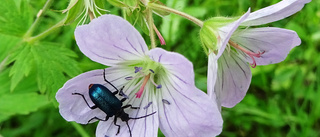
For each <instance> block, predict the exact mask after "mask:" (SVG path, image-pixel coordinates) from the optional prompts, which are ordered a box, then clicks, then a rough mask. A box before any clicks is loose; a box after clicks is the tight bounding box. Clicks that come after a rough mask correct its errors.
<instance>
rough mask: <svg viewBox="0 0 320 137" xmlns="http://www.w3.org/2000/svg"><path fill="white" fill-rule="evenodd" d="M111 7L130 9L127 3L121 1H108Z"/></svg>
mask: <svg viewBox="0 0 320 137" xmlns="http://www.w3.org/2000/svg"><path fill="white" fill-rule="evenodd" d="M107 1H108V2H109V3H110V4H111V5H113V6H115V7H119V8H124V7H128V6H127V5H126V4H125V3H123V2H122V1H120V0H107Z"/></svg>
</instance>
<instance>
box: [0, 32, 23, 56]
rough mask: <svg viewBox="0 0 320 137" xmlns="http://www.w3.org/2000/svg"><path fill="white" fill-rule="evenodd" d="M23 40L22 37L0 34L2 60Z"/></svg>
mask: <svg viewBox="0 0 320 137" xmlns="http://www.w3.org/2000/svg"><path fill="white" fill-rule="evenodd" d="M21 41H22V39H21V38H18V37H15V36H10V35H5V34H0V62H1V61H2V60H4V59H5V58H6V57H7V56H8V54H9V52H10V51H11V50H12V49H13V48H14V47H15V46H17V45H18V44H19V43H20V42H21Z"/></svg>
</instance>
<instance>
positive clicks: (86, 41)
mask: <svg viewBox="0 0 320 137" xmlns="http://www.w3.org/2000/svg"><path fill="white" fill-rule="evenodd" d="M75 38H76V41H77V44H78V46H79V48H80V50H81V51H82V52H83V53H84V54H85V55H86V56H87V57H89V58H90V59H91V60H93V61H96V62H98V63H101V64H104V65H107V66H113V65H116V64H119V63H122V62H124V61H129V62H130V61H131V62H132V61H133V60H140V59H141V58H143V57H144V56H145V55H146V54H147V52H148V47H147V45H146V43H145V41H144V40H143V38H142V36H141V35H140V33H139V32H138V31H137V30H136V29H135V28H134V27H133V26H132V25H131V24H130V23H129V22H127V21H126V20H124V19H122V18H121V17H118V16H115V15H103V16H100V17H98V18H96V19H93V20H92V21H91V22H90V24H88V25H82V26H79V27H77V28H76V30H75Z"/></svg>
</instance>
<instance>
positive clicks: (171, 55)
mask: <svg viewBox="0 0 320 137" xmlns="http://www.w3.org/2000/svg"><path fill="white" fill-rule="evenodd" d="M149 56H150V58H151V59H152V60H154V61H155V62H159V63H161V65H162V66H163V67H164V68H166V70H168V72H169V73H170V74H172V75H173V76H174V77H176V78H177V79H179V80H181V81H182V82H184V83H185V84H189V85H194V72H193V65H192V63H191V62H190V61H189V60H188V59H187V58H185V57H184V56H182V55H181V54H178V53H175V52H169V51H165V50H163V49H161V48H154V49H152V50H150V55H149Z"/></svg>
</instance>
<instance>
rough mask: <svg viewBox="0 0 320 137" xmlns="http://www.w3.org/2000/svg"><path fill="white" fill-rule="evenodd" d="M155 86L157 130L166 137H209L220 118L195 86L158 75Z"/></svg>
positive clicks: (217, 128)
mask: <svg viewBox="0 0 320 137" xmlns="http://www.w3.org/2000/svg"><path fill="white" fill-rule="evenodd" d="M160 82H161V84H162V88H161V89H158V90H157V91H156V93H157V94H158V96H157V97H158V105H159V118H160V119H159V121H160V129H161V131H162V132H163V133H164V135H165V136H166V137H178V136H181V137H213V136H216V135H218V134H220V133H221V130H222V124H223V120H222V117H221V114H220V111H219V109H218V106H217V104H216V103H215V102H212V101H211V100H210V98H209V96H208V95H206V94H205V93H204V92H202V91H201V90H199V89H197V88H196V87H195V86H190V85H187V84H184V83H183V82H182V81H181V80H179V79H177V78H176V77H172V76H170V75H169V76H168V77H167V78H165V77H160Z"/></svg>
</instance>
